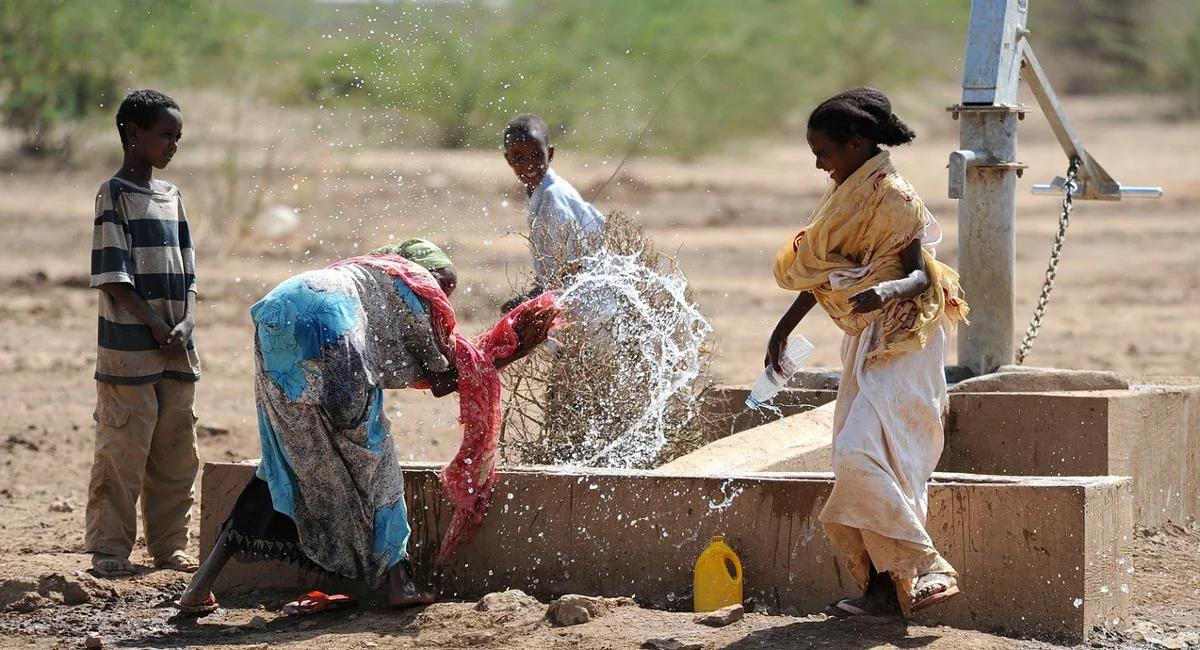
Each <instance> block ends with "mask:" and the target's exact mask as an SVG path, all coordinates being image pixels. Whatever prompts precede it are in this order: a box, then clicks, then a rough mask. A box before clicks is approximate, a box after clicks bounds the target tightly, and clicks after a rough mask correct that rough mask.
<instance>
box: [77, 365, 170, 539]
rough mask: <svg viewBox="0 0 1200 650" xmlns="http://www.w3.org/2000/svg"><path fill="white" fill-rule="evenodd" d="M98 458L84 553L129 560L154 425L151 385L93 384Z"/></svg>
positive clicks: (155, 410)
mask: <svg viewBox="0 0 1200 650" xmlns="http://www.w3.org/2000/svg"><path fill="white" fill-rule="evenodd" d="M95 418H96V452H95V457H94V460H93V461H92V474H91V481H90V483H89V486H88V504H87V514H86V516H85V519H86V522H87V523H86V531H87V532H86V533H85V537H84V548H85V549H86V550H87V551H88V552H89V553H98V554H103V555H112V556H116V557H118V558H128V557H129V552H130V551H131V550H132V549H133V542H134V539H135V537H136V536H137V507H136V504H137V499H138V494H139V493H140V492H141V489H142V478H143V473H144V471H145V467H146V455H147V454H148V453H149V451H150V439H151V437H152V436H153V435H154V425H155V421H156V420H157V419H158V401H157V398H156V397H155V394H154V385H153V384H140V385H134V386H126V385H118V384H107V383H104V382H96V413H95Z"/></svg>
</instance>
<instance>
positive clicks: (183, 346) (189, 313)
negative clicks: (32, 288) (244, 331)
mask: <svg viewBox="0 0 1200 650" xmlns="http://www.w3.org/2000/svg"><path fill="white" fill-rule="evenodd" d="M117 132H118V134H119V135H120V138H121V146H122V148H123V149H124V152H125V155H124V160H123V162H122V163H121V169H120V170H119V171H118V172H117V173H116V174H114V175H113V177H112V178H110V179H109V180H107V181H105V182H104V183H103V184H101V185H100V190H99V192H98V194H97V196H96V220H95V227H94V230H93V235H92V263H91V281H90V284H91V286H92V287H95V288H98V289H100V292H99V294H100V295H99V303H100V314H99V321H98V335H97V350H96V375H95V378H96V413H95V418H96V453H95V459H94V461H93V464H92V473H91V481H90V485H89V487H88V504H87V515H86V521H87V524H86V534H85V548H86V550H87V551H88V552H89V553H91V554H92V568H93V570H94V571H95V573H96V574H97V575H100V576H103V577H122V576H130V575H133V573H134V567H133V565H132V564H131V563H130V562H129V554H130V551H132V549H133V543H134V539H135V536H136V533H137V511H136V508H135V506H136V504H137V501H138V498H139V497H140V498H141V501H142V520H143V527H144V529H145V533H146V545H147V548H148V550H149V552H150V554H151V555H152V556H153V557H154V564H155V566H156V567H159V568H166V569H173V570H177V571H189V572H190V571H195V570H196V568H197V563H196V560H195V558H193V557H191V556H189V555H188V554H187V553H186V552H185V549H186V547H187V542H188V523H189V521H190V519H191V507H192V504H193V502H194V492H193V487H192V484H193V482H194V481H195V479H196V472H197V470H198V469H199V464H200V463H199V457H198V455H197V452H196V434H195V416H194V414H193V403H194V400H195V389H196V382H197V381H198V380H199V379H200V359H199V357H198V356H197V354H196V349H195V346H194V345H193V344H192V329H193V327H194V326H195V314H196V267H195V250H194V249H193V247H192V240H191V236H190V234H189V231H188V224H187V218H186V217H185V215H184V210H183V200H182V198H181V197H180V195H179V190H178V189H177V188H176V187H175V186H174V185H172V184H171V183H168V182H167V181H163V180H159V179H155V178H154V177H153V175H154V170H155V169H165V168H166V167H167V165H168V164H170V162H171V159H172V158H173V157H174V155H175V152H176V150H177V147H178V143H179V139H180V138H181V137H182V135H183V115H182V113H181V112H180V109H179V104H177V103H176V102H175V100H173V99H171V98H170V97H167V96H166V95H164V94H162V93H159V92H157V91H154V90H136V91H134V92H132V93H130V94H129V95H128V96H127V97H126V98H125V100H124V101H123V102H121V107H120V109H119V110H118V111H117Z"/></svg>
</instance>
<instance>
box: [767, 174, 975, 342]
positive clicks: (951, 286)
mask: <svg viewBox="0 0 1200 650" xmlns="http://www.w3.org/2000/svg"><path fill="white" fill-rule="evenodd" d="M927 214H928V211H927V210H926V209H925V204H924V202H922V201H921V198H920V197H918V196H917V194H916V192H914V191H913V188H912V186H911V185H909V184H908V181H906V180H904V179H903V178H902V177H901V176H900V175H899V174H897V173H896V168H895V167H893V166H892V162H891V159H890V157H889V156H888V153H887V152H886V151H885V152H882V153H880V154H879V155H877V156H875V157H873V158H871V159H870V160H868V161H867V162H866V163H864V164H863V166H862V167H860V168H859V169H858V171H856V172H854V173H853V174H851V175H850V178H848V179H846V182H844V183H842V184H841V185H837V186H833V187H830V189H829V190H828V191H827V192H826V193H825V195H824V196H822V197H821V200H820V202H819V203H818V204H817V207H816V208H815V209H814V210H813V218H812V221H811V222H810V223H809V224H808V225H807V226H806V227H805V228H804V229H803V230H801V231H800V232H799V233H798V234H797V235H796V236H795V237H794V238H793V239H792V240H791V241H789V242H787V243H786V244H784V246H783V247H782V248H780V249H779V252H778V253H777V254H776V256H775V281H776V282H778V283H779V286H780V287H782V288H784V289H791V290H793V291H811V292H812V293H813V295H815V296H816V298H817V302H819V303H820V304H821V306H822V307H823V308H824V309H825V311H826V312H828V313H829V316H830V317H831V318H833V320H834V322H835V323H837V325H838V327H840V328H841V329H842V331H844V332H846V333H847V334H849V335H851V336H856V335H858V334H861V333H862V331H863V330H864V329H865V328H866V326H867V325H868V324H870V323H871V322H874V321H879V322H880V324H881V327H880V329H879V331H878V332H876V340H875V343H874V345H873V347H872V348H871V351H870V352H869V353H868V355H867V364H868V365H871V364H874V363H878V362H881V361H885V360H887V359H890V358H892V357H894V356H896V355H899V354H902V353H904V352H908V351H911V350H920V349H922V348H923V347H924V346H925V341H926V339H927V337H928V336H929V334H930V332H932V331H934V330H935V328H937V327H938V324H939V321H940V320H941V318H942V316H943V315H944V316H945V317H946V318H947V319H948V320H949V321H950V322H951V323H958V322H965V321H966V316H967V311H968V308H967V304H966V302H965V301H964V300H963V298H962V288H961V287H960V286H959V282H958V274H957V273H956V272H955V271H954V269H952V268H950V267H949V266H946V265H945V264H942V263H941V262H938V261H937V259H935V258H934V256H933V253H932V251H931V250H930V249H929V248H926V249H925V250H924V256H925V268H926V270H927V271H928V273H929V280H930V285H929V289H927V290H926V291H925V292H924V293H922V294H921V295H919V296H917V297H916V298H910V299H904V300H893V301H891V302H889V303H888V304H886V305H884V307H883V309H881V310H879V311H877V312H874V313H870V314H855V313H853V312H852V311H851V310H852V308H853V307H852V305H851V304H850V296H853V295H854V294H856V293H858V292H860V291H864V290H866V289H869V288H871V287H873V286H875V285H877V284H879V283H881V282H886V281H888V280H896V279H899V278H901V277H904V267H903V264H902V263H901V261H900V252H901V251H903V250H904V249H905V248H906V247H907V246H908V245H909V243H911V242H912V240H914V239H919V238H921V236H922V234H923V233H924V232H925V228H926V226H928V225H930V221H929V218H927V216H926V215H927Z"/></svg>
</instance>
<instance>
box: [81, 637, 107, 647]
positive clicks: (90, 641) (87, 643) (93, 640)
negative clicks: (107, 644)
mask: <svg viewBox="0 0 1200 650" xmlns="http://www.w3.org/2000/svg"><path fill="white" fill-rule="evenodd" d="M83 647H85V648H90V649H91V650H95V648H103V647H104V639H101V638H100V637H99V636H98V635H95V634H89V635H88V636H87V638H86V639H84V640H83Z"/></svg>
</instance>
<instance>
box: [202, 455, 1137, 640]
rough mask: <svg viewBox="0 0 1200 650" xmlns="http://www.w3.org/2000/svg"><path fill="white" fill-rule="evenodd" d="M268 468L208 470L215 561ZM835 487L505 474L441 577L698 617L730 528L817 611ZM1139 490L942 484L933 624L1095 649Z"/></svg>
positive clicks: (949, 478)
mask: <svg viewBox="0 0 1200 650" xmlns="http://www.w3.org/2000/svg"><path fill="white" fill-rule="evenodd" d="M253 471H254V466H253V464H230V463H208V464H206V465H205V468H204V475H203V488H202V490H203V493H202V504H203V507H202V515H201V550H202V552H204V553H207V552H208V551H209V550H210V549H211V547H212V544H213V541H214V538H215V535H216V533H217V531H218V529H219V526H220V523H221V522H222V521H223V519H224V518H225V517H226V515H227V514H228V511H229V509H230V508H231V507H232V505H233V502H234V500H235V499H236V497H237V495H238V493H239V492H240V490H241V488H242V486H243V485H244V484H245V483H246V481H248V480H249V479H250V476H251V475H252V473H253ZM405 471H406V478H407V487H408V490H407V498H408V501H409V512H410V519H411V522H412V526H413V537H412V540H411V542H410V545H409V550H410V554H411V556H412V558H413V561H414V563H415V564H416V566H417V567H418V570H419V571H420V570H426V569H428V568H429V567H430V566H431V562H432V558H433V556H434V554H435V552H436V548H437V545H438V540H439V539H440V538H441V534H442V531H443V530H444V528H445V526H446V525H447V524H448V522H449V519H450V509H449V506H448V504H447V503H446V502H445V501H444V500H443V499H442V497H441V493H440V488H439V486H438V480H437V467H436V466H434V465H428V464H421V465H406V466H405ZM832 484H833V481H832V476H831V475H829V474H815V473H814V474H808V473H805V474H802V473H772V474H768V473H763V474H752V475H745V476H738V477H732V478H707V477H683V476H663V475H659V474H652V473H649V472H640V471H627V472H619V471H610V470H603V471H600V470H598V471H594V472H587V473H578V472H562V471H556V470H554V469H552V468H521V469H513V470H509V471H505V472H502V473H501V476H500V481H499V484H498V488H497V493H496V498H495V502H494V504H493V506H492V510H491V512H490V513H489V515H488V519H487V521H486V523H485V525H484V527H483V529H482V530H481V531H480V533H479V535H478V536H477V538H476V539H475V540H474V541H473V542H472V543H471V544H470V545H468V546H466V547H464V548H463V549H462V550H461V551H460V552H459V553H458V555H457V558H456V559H455V560H454V561H453V562H452V564H451V565H450V566H448V567H447V568H446V570H445V572H444V575H443V576H442V577H441V588H442V593H443V595H444V597H447V598H475V597H477V596H480V595H482V594H484V593H487V592H490V591H496V590H502V589H504V588H507V587H513V588H519V589H523V590H525V591H527V592H529V593H532V594H534V595H536V596H538V597H540V598H542V599H543V600H544V599H548V598H551V597H554V596H557V595H561V594H564V593H585V594H596V595H606V596H620V595H627V596H633V597H635V598H636V599H637V600H638V601H639V602H640V603H642V604H644V605H647V606H651V607H657V608H666V609H688V608H690V606H691V597H690V593H691V580H692V565H693V563H694V561H695V559H696V556H697V555H698V554H699V553H700V551H701V550H702V549H703V548H704V547H705V546H706V545H707V543H708V541H709V538H710V537H711V535H713V534H716V533H721V534H724V535H725V536H726V539H727V540H729V542H730V543H731V545H732V546H733V548H734V549H735V550H736V551H737V552H738V553H739V555H740V556H741V559H742V563H743V566H744V568H745V576H746V578H745V595H746V597H747V598H750V599H753V600H754V601H755V602H756V603H757V604H758V606H759V607H761V608H763V609H765V610H767V611H771V612H782V613H795V614H801V613H810V612H817V611H820V610H821V609H823V608H824V607H825V606H826V605H827V604H828V603H830V602H831V601H833V600H834V599H835V598H836V597H839V596H842V595H845V594H849V593H852V592H853V591H854V588H853V585H852V584H851V580H850V578H849V577H848V576H847V575H846V574H845V572H844V571H842V570H841V569H840V567H839V565H838V563H837V562H836V561H835V558H834V556H833V553H832V550H831V549H830V547H829V545H828V542H827V541H826V539H825V536H824V534H823V533H822V531H821V527H820V524H819V522H818V521H817V515H818V513H819V512H820V510H821V507H822V505H823V504H824V502H825V499H826V498H827V496H828V494H829V490H830V489H831V487H832ZM1131 497H1132V495H1131V484H1130V482H1129V480H1128V479H1122V478H1114V477H1084V478H1067V477H1063V478H1014V477H999V476H970V475H959V474H938V475H935V477H934V483H933V485H932V486H931V488H930V513H931V514H930V526H929V530H930V532H931V534H932V535H933V537H934V540H935V541H936V543H937V544H938V546H939V548H940V549H941V550H942V552H943V553H944V554H945V556H946V557H947V558H948V559H949V560H950V562H952V563H953V564H954V565H955V567H957V568H958V570H959V571H960V572H961V577H960V580H961V583H962V586H963V589H964V593H963V596H961V597H960V598H958V599H956V600H954V601H952V602H951V603H948V604H947V605H946V606H944V607H940V608H934V609H932V610H928V611H927V612H923V613H921V614H920V615H919V619H918V620H919V621H921V622H923V623H926V624H946V625H950V626H954V627H959V628H966V629H977V630H986V631H990V632H1001V633H1005V634H1010V635H1018V636H1033V637H1037V638H1043V639H1053V640H1062V641H1069V642H1081V641H1084V640H1086V639H1087V638H1088V637H1089V634H1090V633H1091V630H1092V628H1093V627H1094V626H1097V625H1103V624H1106V623H1109V624H1111V623H1113V622H1115V621H1117V620H1120V619H1123V618H1124V617H1125V616H1126V614H1127V611H1128V607H1129V596H1128V594H1127V593H1125V590H1122V589H1121V588H1120V587H1121V584H1122V583H1121V581H1122V579H1124V578H1125V577H1126V576H1125V573H1124V572H1123V571H1122V569H1123V568H1125V567H1126V566H1128V561H1129V560H1128V556H1127V554H1126V547H1127V544H1128V542H1129V535H1130V532H1131V530H1132V507H1131V506H1132V498H1131ZM318 581H319V578H318V577H317V576H312V575H307V576H306V575H301V574H300V573H299V572H297V571H296V570H294V569H292V568H290V567H287V566H285V565H282V564H278V563H255V564H249V565H238V564H237V563H235V564H233V565H231V566H230V567H229V568H227V569H226V571H225V573H224V574H223V576H222V581H221V583H219V585H218V589H219V590H249V589H260V588H267V587H288V588H304V587H308V586H310V585H313V584H317V582H318ZM323 584H328V582H327V581H326V582H325V583H323Z"/></svg>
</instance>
